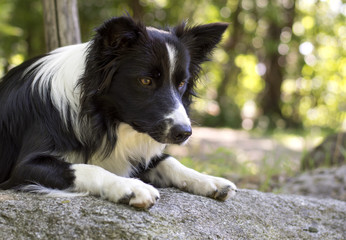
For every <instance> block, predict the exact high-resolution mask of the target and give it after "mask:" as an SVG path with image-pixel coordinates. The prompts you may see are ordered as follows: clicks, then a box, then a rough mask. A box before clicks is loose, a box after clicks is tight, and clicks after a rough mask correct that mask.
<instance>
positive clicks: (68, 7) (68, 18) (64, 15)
mask: <svg viewBox="0 0 346 240" xmlns="http://www.w3.org/2000/svg"><path fill="white" fill-rule="evenodd" d="M42 3H43V13H44V25H45V39H46V47H47V50H48V51H52V50H54V49H56V48H58V47H62V46H66V45H71V44H76V43H80V42H81V37H80V29H79V22H78V7H77V0H42Z"/></svg>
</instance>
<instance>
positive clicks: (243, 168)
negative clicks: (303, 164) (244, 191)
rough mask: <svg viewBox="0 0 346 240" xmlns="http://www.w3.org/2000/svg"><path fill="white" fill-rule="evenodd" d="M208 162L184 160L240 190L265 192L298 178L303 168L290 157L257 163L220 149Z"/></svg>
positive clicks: (183, 161)
mask: <svg viewBox="0 0 346 240" xmlns="http://www.w3.org/2000/svg"><path fill="white" fill-rule="evenodd" d="M207 159H208V161H203V160H199V159H195V158H192V157H184V158H182V159H181V160H180V161H181V163H182V164H184V165H185V166H187V167H190V168H193V169H195V170H197V171H199V172H202V173H205V174H210V175H214V176H219V177H224V178H228V179H230V180H231V181H234V182H235V183H236V185H237V186H238V187H239V188H256V189H259V190H261V191H267V192H268V191H273V190H277V191H278V190H279V189H280V187H281V184H282V181H283V180H285V179H287V178H288V177H291V176H293V175H294V173H295V170H296V169H298V168H299V166H296V165H298V163H294V162H292V161H291V160H289V158H288V157H287V156H284V155H283V156H280V157H278V158H275V160H273V156H270V155H268V156H264V157H263V158H262V159H261V160H260V161H259V162H257V163H255V162H254V161H252V160H251V159H241V158H240V157H238V156H237V154H235V153H234V151H233V150H231V149H229V148H225V147H220V148H218V149H216V150H215V151H214V152H212V153H210V154H209V155H208V156H207Z"/></svg>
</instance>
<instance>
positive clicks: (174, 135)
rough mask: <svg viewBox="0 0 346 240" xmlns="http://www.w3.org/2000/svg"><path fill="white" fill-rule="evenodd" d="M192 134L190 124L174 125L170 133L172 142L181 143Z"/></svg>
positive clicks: (169, 136)
mask: <svg viewBox="0 0 346 240" xmlns="http://www.w3.org/2000/svg"><path fill="white" fill-rule="evenodd" d="M191 134H192V129H191V126H189V125H174V126H173V127H172V128H171V130H170V132H169V135H168V138H169V140H170V142H172V143H173V144H180V143H183V142H184V141H186V140H187V139H188V138H189V137H190V136H191Z"/></svg>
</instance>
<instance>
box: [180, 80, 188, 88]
mask: <svg viewBox="0 0 346 240" xmlns="http://www.w3.org/2000/svg"><path fill="white" fill-rule="evenodd" d="M185 84H186V82H185V81H182V82H180V83H179V85H178V88H182V87H184V86H185Z"/></svg>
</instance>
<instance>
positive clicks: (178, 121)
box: [165, 43, 191, 131]
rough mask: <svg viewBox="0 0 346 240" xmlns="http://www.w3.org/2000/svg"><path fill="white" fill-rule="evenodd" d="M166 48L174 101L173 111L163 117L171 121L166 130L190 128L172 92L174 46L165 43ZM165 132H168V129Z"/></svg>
mask: <svg viewBox="0 0 346 240" xmlns="http://www.w3.org/2000/svg"><path fill="white" fill-rule="evenodd" d="M166 48H167V52H168V58H169V80H170V85H171V94H172V98H174V100H175V109H174V110H173V111H172V112H171V113H169V114H168V115H167V116H166V117H165V118H166V119H173V123H172V125H171V126H168V128H170V127H172V126H173V125H187V126H190V125H191V122H190V119H189V117H188V116H187V113H186V110H185V108H184V106H183V104H182V103H181V100H180V99H178V97H177V93H176V91H175V90H174V81H173V74H174V71H175V68H176V64H177V50H176V49H175V47H174V46H172V45H171V44H169V43H166ZM167 130H168V131H169V129H167Z"/></svg>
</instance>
